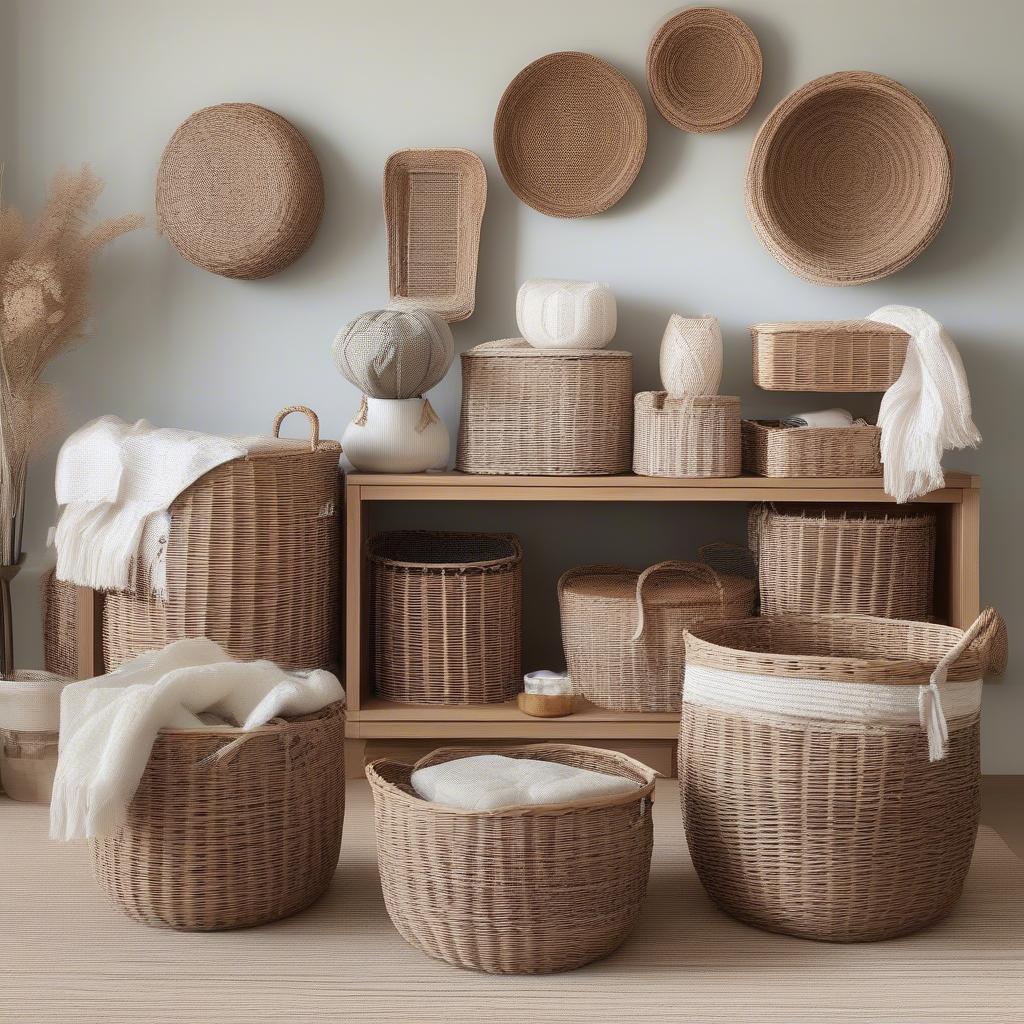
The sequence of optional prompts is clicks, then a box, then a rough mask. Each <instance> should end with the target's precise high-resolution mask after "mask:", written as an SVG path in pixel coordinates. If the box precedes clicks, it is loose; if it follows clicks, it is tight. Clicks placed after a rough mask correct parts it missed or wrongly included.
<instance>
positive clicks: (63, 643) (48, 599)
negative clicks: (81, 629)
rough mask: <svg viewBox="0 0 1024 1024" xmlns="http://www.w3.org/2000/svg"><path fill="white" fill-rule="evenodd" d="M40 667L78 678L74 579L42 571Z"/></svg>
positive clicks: (71, 677) (60, 674) (76, 603)
mask: <svg viewBox="0 0 1024 1024" xmlns="http://www.w3.org/2000/svg"><path fill="white" fill-rule="evenodd" d="M41 589H42V605H43V667H44V668H45V669H46V671H47V672H52V673H53V674H54V675H58V676H65V677H66V678H68V679H77V678H78V598H77V594H76V587H75V585H74V583H65V582H64V580H59V579H57V570H56V569H49V570H47V571H46V572H45V573H43V577H42V581H41Z"/></svg>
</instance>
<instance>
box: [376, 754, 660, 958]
mask: <svg viewBox="0 0 1024 1024" xmlns="http://www.w3.org/2000/svg"><path fill="white" fill-rule="evenodd" d="M483 753H500V754H504V755H505V756H507V757H527V758H534V759H538V760H544V761H554V762H557V763H559V764H568V765H574V766H577V767H580V768H588V769H590V770H592V771H598V772H604V773H606V774H608V775H618V776H621V777H623V778H628V779H633V780H635V781H636V782H638V783H640V786H639V788H637V790H636V791H635V792H632V793H627V794H624V795H623V794H619V795H617V796H613V797H605V798H602V799H597V800H588V801H576V802H573V803H562V804H548V805H531V806H526V807H506V808H501V809H499V810H494V811H465V810H456V809H454V808H450V807H443V806H441V805H439V804H435V803H430V802H428V801H426V800H423V799H421V798H420V797H419V796H417V795H416V793H415V791H414V790H413V789H412V786H411V785H410V781H409V780H410V777H411V775H412V772H413V771H414V770H416V769H417V768H423V767H426V766H427V765H429V764H440V763H443V762H445V761H451V760H454V759H457V758H460V757H466V756H468V755H470V754H483ZM366 775H367V778H368V779H369V782H370V787H371V789H372V791H373V799H374V806H375V809H376V825H377V859H378V863H379V866H380V877H381V884H382V887H383V890H384V903H385V906H386V907H387V911H388V914H389V915H390V917H391V920H392V922H393V923H394V925H395V927H396V928H397V929H398V930H399V932H400V933H401V934H402V937H403V938H404V939H405V940H406V941H407V942H409V943H411V944H412V945H413V946H416V947H417V948H419V949H421V950H423V952H425V953H427V954H429V955H430V956H432V957H436V958H437V959H439V960H444V961H446V962H448V963H450V964H453V965H455V966H457V967H472V968H475V969H477V970H481V971H488V972H490V973H492V974H541V973H548V972H552V971H568V970H572V969H574V968H576V967H581V966H582V965H583V964H586V963H589V962H590V961H591V960H596V959H598V958H599V957H602V956H606V955H607V954H608V953H610V952H612V950H614V949H616V948H617V947H618V946H619V945H620V944H621V943H622V942H623V941H624V940H625V938H626V936H627V935H629V933H630V931H632V929H633V926H634V925H635V924H636V920H637V917H638V916H639V914H640V905H641V903H642V902H643V899H644V895H645V893H646V891H647V876H648V874H649V872H650V865H651V848H652V845H653V831H654V828H653V822H652V818H651V804H652V801H653V799H654V778H655V773H654V772H653V771H652V770H651V769H650V768H648V767H647V766H646V765H643V764H640V763H639V762H638V761H634V760H633V759H632V758H630V757H626V756H625V755H624V754H617V753H613V752H611V751H605V750H594V749H592V748H590V747H579V746H568V745H562V744H554V743H537V744H532V745H529V746H521V747H511V748H504V749H500V750H469V749H465V748H460V749H455V748H446V749H442V750H435V751H434V752H433V753H432V754H430V755H428V756H427V757H425V758H424V759H423V760H421V761H420V762H419V763H418V764H416V765H413V766H410V765H406V764H398V763H396V762H394V761H387V760H384V761H375V762H373V764H371V765H369V766H368V767H367V769H366Z"/></svg>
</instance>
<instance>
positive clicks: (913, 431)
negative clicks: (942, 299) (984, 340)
mask: <svg viewBox="0 0 1024 1024" xmlns="http://www.w3.org/2000/svg"><path fill="white" fill-rule="evenodd" d="M868 319H869V320H874V321H876V322H877V323H882V324H892V326H893V327H898V328H899V329H900V330H902V331H906V332H907V334H909V335H910V343H909V344H908V345H907V357H906V360H905V361H904V363H903V372H902V373H901V374H900V376H899V379H898V380H897V381H896V382H895V383H894V384H893V385H892V386H891V387H890V388H889V390H888V391H886V393H885V395H884V396H883V398H882V407H881V409H880V410H879V413H878V425H879V427H881V429H882V465H883V469H884V473H885V477H884V482H885V491H886V493H887V494H891V495H892V496H893V497H894V498H895V499H896V500H897V501H898V502H905V501H912V500H913V499H914V498H917V497H919V496H920V495H922V494H928V493H929V491H934V490H937V489H938V488H940V487H942V486H943V485H944V484H945V482H946V480H945V477H944V476H943V474H942V453H943V452H944V451H946V450H947V449H953V448H967V447H971V448H973V447H975V446H976V445H977V444H978V442H979V441H981V434H979V433H978V428H977V427H976V426H975V425H974V421H973V420H972V419H971V393H970V391H969V390H968V387H967V375H966V374H965V373H964V364H963V362H962V361H961V359H960V353H959V352H958V351H957V349H956V345H954V344H953V341H952V339H951V338H950V337H949V335H948V334H947V333H946V331H945V329H944V328H943V326H942V324H940V323H939V322H938V321H937V320H936V319H935V318H934V317H932V316H929V315H928V314H927V313H926V312H925V311H924V310H923V309H916V308H914V307H913V306H882V308H881V309H876V310H875V312H874V313H872V314H871V316H869V317H868Z"/></svg>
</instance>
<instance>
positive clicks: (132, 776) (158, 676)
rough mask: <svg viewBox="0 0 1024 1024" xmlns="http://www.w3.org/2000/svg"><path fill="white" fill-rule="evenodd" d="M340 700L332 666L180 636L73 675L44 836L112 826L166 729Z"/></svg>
mask: <svg viewBox="0 0 1024 1024" xmlns="http://www.w3.org/2000/svg"><path fill="white" fill-rule="evenodd" d="M344 699H345V691H344V690H343V689H342V686H341V683H339V682H338V680H337V679H336V678H335V677H334V676H333V675H331V673H330V672H323V671H320V670H319V669H318V670H315V671H312V672H286V671H284V670H283V669H280V668H278V667H277V666H276V665H275V664H274V663H273V662H270V661H251V662H241V661H234V660H232V659H231V658H229V657H228V656H227V655H226V654H225V653H224V651H222V650H221V649H220V647H218V646H217V645H216V644H215V643H214V642H213V641H212V640H178V641H176V642H175V643H172V644H170V645H168V646H167V647H165V648H164V649H163V650H162V651H154V652H151V653H148V654H143V655H141V656H140V657H138V658H136V659H135V660H134V661H130V662H128V663H127V664H126V665H122V666H121V668H119V669H117V670H116V671H115V672H111V673H110V674H109V675H105V676H98V677H97V678H96V679H87V680H85V681H83V682H80V683H71V684H69V685H68V686H66V687H65V688H64V691H63V693H62V695H61V702H60V757H59V760H58V762H57V774H56V777H55V778H54V782H53V798H52V800H51V802H50V837H51V838H52V839H77V838H90V837H93V836H101V835H104V834H106V833H107V832H109V831H111V830H112V829H114V828H116V827H117V825H118V824H119V823H120V822H122V821H123V820H124V816H125V811H126V809H127V807H128V804H129V803H130V802H131V799H132V797H133V796H134V795H135V790H136V789H137V788H138V785H139V780H140V779H141V778H142V773H143V771H144V770H145V767H146V762H147V761H148V760H149V755H150V752H151V751H152V749H153V744H154V742H155V741H156V736H157V733H158V732H159V731H160V729H162V728H170V729H203V728H210V727H216V726H221V727H223V725H225V724H227V725H239V726H240V727H241V728H242V729H245V730H249V729H257V728H259V727H260V726H261V725H266V723H267V722H269V721H270V720H271V719H272V718H276V717H279V716H281V717H284V716H295V715H305V714H310V713H312V712H314V711H319V710H320V708H323V707H326V706H327V705H328V704H333V703H335V702H336V701H339V700H344ZM211 719H213V721H211Z"/></svg>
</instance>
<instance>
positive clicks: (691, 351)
mask: <svg viewBox="0 0 1024 1024" xmlns="http://www.w3.org/2000/svg"><path fill="white" fill-rule="evenodd" d="M661 382H662V384H663V385H664V387H665V390H666V391H667V392H668V393H669V394H670V395H671V396H672V397H673V398H685V397H686V396H687V395H717V394H718V388H719V386H720V385H721V383H722V330H721V328H720V327H719V326H718V321H717V320H716V319H715V318H714V317H713V316H710V315H704V316H696V317H687V316H680V315H679V314H678V313H673V314H672V316H671V317H669V321H668V326H667V327H666V328H665V334H664V335H663V336H662V339H661Z"/></svg>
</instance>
